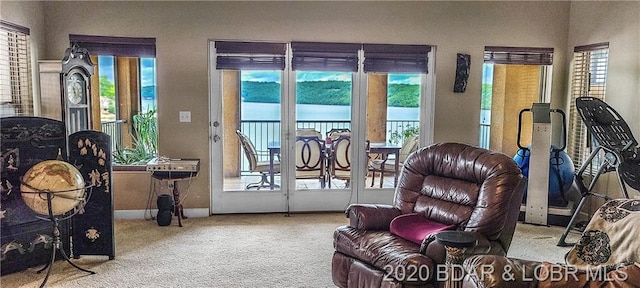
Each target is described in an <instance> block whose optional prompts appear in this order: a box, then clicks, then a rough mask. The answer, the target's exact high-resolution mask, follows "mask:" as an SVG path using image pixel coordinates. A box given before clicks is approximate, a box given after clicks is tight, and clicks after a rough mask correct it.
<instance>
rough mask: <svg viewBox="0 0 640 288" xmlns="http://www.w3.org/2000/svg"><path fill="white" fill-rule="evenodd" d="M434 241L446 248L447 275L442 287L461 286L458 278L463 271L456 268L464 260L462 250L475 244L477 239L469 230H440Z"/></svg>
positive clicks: (460, 277) (452, 287)
mask: <svg viewBox="0 0 640 288" xmlns="http://www.w3.org/2000/svg"><path fill="white" fill-rule="evenodd" d="M436 241H437V242H438V243H440V244H441V245H443V246H444V248H445V249H446V250H447V259H446V262H445V265H447V270H448V277H447V281H446V282H445V283H444V287H446V288H454V287H456V288H457V287H462V282H461V281H458V280H459V279H462V273H463V271H462V270H460V269H456V268H460V266H459V265H461V264H462V262H463V261H464V251H465V250H467V248H471V247H474V246H476V245H477V244H478V239H476V237H475V236H474V235H473V234H471V233H469V232H464V231H442V232H440V233H438V234H437V235H436Z"/></svg>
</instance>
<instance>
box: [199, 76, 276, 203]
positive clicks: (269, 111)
mask: <svg viewBox="0 0 640 288" xmlns="http://www.w3.org/2000/svg"><path fill="white" fill-rule="evenodd" d="M217 74H219V75H218V77H219V79H220V80H219V84H218V85H219V87H220V92H219V93H220V97H219V98H218V99H215V97H213V98H214V99H212V101H213V102H218V104H217V105H220V108H219V110H218V113H219V116H217V117H216V116H213V118H218V119H220V120H217V121H220V125H219V127H221V129H220V130H219V133H222V135H221V136H220V138H219V139H220V140H221V141H215V140H214V141H213V144H212V145H220V146H219V148H218V149H221V151H222V153H220V154H221V159H222V161H221V163H219V164H217V165H216V163H215V162H216V161H219V160H217V159H216V157H215V156H214V159H212V160H213V162H214V163H212V175H213V174H221V175H222V179H220V180H221V182H222V185H220V184H217V185H214V186H212V187H213V188H212V189H213V199H212V204H213V207H214V213H241V212H284V211H285V210H286V206H285V195H283V193H282V190H281V173H280V172H281V169H280V160H281V158H282V155H283V154H284V153H281V152H280V151H281V147H280V138H281V137H280V135H281V132H280V131H281V125H280V124H281V113H280V111H281V94H282V91H283V87H282V77H283V73H282V71H271V70H248V71H244V70H242V71H236V70H233V71H231V70H217ZM212 104H214V105H216V104H215V103H212ZM213 108H215V107H213ZM213 120H214V121H213V123H215V121H216V119H213ZM213 126H216V124H213ZM215 129H217V128H216V127H214V130H215ZM214 137H215V136H214ZM220 142H221V143H220ZM212 149H214V150H215V148H212ZM283 151H285V150H283ZM216 169H220V170H222V171H220V170H218V171H216ZM212 179H213V180H215V177H212Z"/></svg>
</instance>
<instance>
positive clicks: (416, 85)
mask: <svg viewBox="0 0 640 288" xmlns="http://www.w3.org/2000/svg"><path fill="white" fill-rule="evenodd" d="M422 77H423V75H422V74H395V73H367V86H368V89H367V92H368V93H367V118H366V139H367V141H368V143H369V149H368V154H367V155H368V157H367V158H368V163H367V177H366V179H365V188H366V189H384V188H388V189H393V188H394V187H395V186H396V185H397V176H398V175H399V173H400V170H401V169H402V164H403V162H404V159H405V158H406V157H407V155H408V154H409V153H411V152H413V151H415V149H417V147H418V137H419V131H420V94H421V91H422V87H421V83H422V80H421V79H422Z"/></svg>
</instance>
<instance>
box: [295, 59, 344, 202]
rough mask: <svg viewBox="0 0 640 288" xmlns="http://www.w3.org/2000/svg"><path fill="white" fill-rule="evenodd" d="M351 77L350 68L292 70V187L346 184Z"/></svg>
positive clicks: (311, 187) (324, 187)
mask: <svg viewBox="0 0 640 288" xmlns="http://www.w3.org/2000/svg"><path fill="white" fill-rule="evenodd" d="M352 78H353V77H352V73H350V72H316V71H297V72H296V132H295V134H296V149H295V155H293V156H294V158H295V159H296V161H295V163H296V164H295V167H294V169H293V171H295V175H296V177H295V178H296V181H295V183H296V184H295V185H296V186H295V187H296V190H310V189H311V190H312V189H345V188H349V184H350V181H351V165H350V163H351V147H350V146H351V133H350V132H351V102H352V86H353V83H352V82H353V80H352ZM307 137H314V138H317V139H316V140H313V139H306V138H307ZM340 137H341V138H340ZM310 140H311V141H310ZM318 148H319V149H318ZM337 152H340V153H339V154H337Z"/></svg>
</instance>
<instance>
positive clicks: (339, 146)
mask: <svg viewBox="0 0 640 288" xmlns="http://www.w3.org/2000/svg"><path fill="white" fill-rule="evenodd" d="M331 151H332V152H331V153H332V155H331V156H332V157H331V167H330V173H331V177H332V178H334V179H339V180H344V181H345V188H349V184H350V182H351V136H349V135H341V136H340V137H338V138H337V139H336V140H333V141H331ZM329 188H331V180H329Z"/></svg>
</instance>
